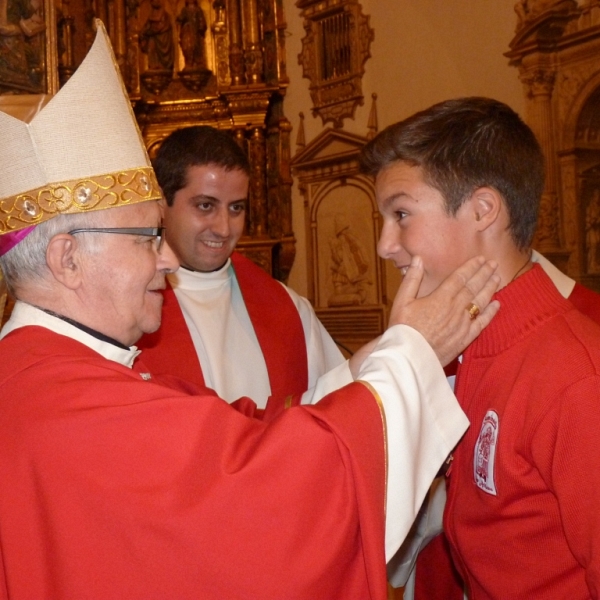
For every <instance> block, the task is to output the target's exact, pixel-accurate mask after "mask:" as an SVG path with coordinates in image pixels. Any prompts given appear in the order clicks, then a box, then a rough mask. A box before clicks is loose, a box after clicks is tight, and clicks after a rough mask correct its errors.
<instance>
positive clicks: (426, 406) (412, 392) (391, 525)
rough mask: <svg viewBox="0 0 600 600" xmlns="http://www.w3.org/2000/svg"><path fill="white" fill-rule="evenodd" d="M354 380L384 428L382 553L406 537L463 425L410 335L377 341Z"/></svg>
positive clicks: (434, 362)
mask: <svg viewBox="0 0 600 600" xmlns="http://www.w3.org/2000/svg"><path fill="white" fill-rule="evenodd" d="M357 379H358V380H360V381H364V382H366V383H368V384H369V385H370V386H371V387H372V388H373V389H374V390H375V392H376V393H377V394H378V396H379V398H380V400H381V403H382V405H383V411H384V414H385V426H386V429H387V497H386V535H385V550H386V552H385V554H386V561H389V560H390V559H391V558H392V556H394V554H395V553H396V551H397V550H398V548H399V547H400V545H401V544H402V542H403V541H404V539H405V538H406V536H407V534H408V532H409V530H410V528H411V525H412V523H413V521H414V519H415V517H416V516H417V513H418V512H419V509H420V508H421V505H422V503H423V499H424V498H425V495H426V493H427V490H428V489H429V486H430V485H431V482H432V481H433V479H434V477H435V476H436V474H437V472H438V470H439V468H440V466H441V465H442V463H443V462H444V461H445V460H446V458H447V457H448V455H449V454H450V452H451V451H452V450H453V448H454V447H455V446H456V444H457V443H458V441H459V440H460V438H461V437H462V435H463V433H464V432H465V431H466V429H467V427H468V425H469V421H468V419H467V417H466V416H465V414H464V413H463V411H462V410H461V408H460V407H459V405H458V401H457V400H456V397H455V396H454V394H453V393H452V391H451V389H450V386H449V385H448V382H447V380H446V376H445V375H444V370H443V369H442V366H441V364H440V362H439V361H438V359H437V357H436V355H435V353H434V352H433V349H432V348H431V347H430V346H429V344H428V343H427V342H426V341H425V339H424V338H423V337H422V336H421V334H420V333H418V332H417V331H416V330H414V329H412V328H411V327H408V326H406V325H395V326H393V327H391V328H389V329H388V330H387V331H386V332H385V333H384V334H383V336H382V337H381V340H380V341H379V343H378V344H377V346H376V347H375V349H374V351H373V352H372V353H371V355H370V356H368V357H367V358H366V359H365V360H364V362H363V364H362V366H361V368H360V371H359V374H358V378H357Z"/></svg>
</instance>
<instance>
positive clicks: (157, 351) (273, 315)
mask: <svg viewBox="0 0 600 600" xmlns="http://www.w3.org/2000/svg"><path fill="white" fill-rule="evenodd" d="M231 260H232V263H233V268H234V270H235V276H236V278H237V280H238V284H239V286H240V290H241V292H242V297H243V299H244V304H245V305H246V309H247V310H248V315H249V316H250V321H251V322H252V326H253V327H254V331H255V333H256V337H257V339H258V343H259V345H260V348H261V350H262V353H263V356H264V359H265V362H266V365H267V372H268V374H269V383H270V386H271V396H272V397H273V398H280V399H282V400H285V398H286V397H287V396H288V395H293V394H301V393H302V392H304V391H305V390H306V389H307V388H308V360H307V356H306V341H305V338H304V330H303V328H302V321H301V320H300V315H299V314H298V311H297V310H296V307H295V306H294V303H293V302H292V300H291V298H290V296H289V294H288V293H287V292H286V291H285V289H284V288H283V287H282V286H281V284H279V283H278V282H277V281H275V280H274V279H273V278H272V277H270V276H269V275H267V273H265V272H264V271H263V270H262V269H261V268H260V267H257V266H256V265H255V264H254V263H253V262H252V261H251V260H248V259H247V258H245V257H244V256H242V255H241V254H239V253H237V252H234V253H233V254H232V256H231ZM138 347H139V348H140V349H142V350H143V351H144V353H143V360H144V362H145V363H146V364H147V365H148V366H149V367H150V369H151V371H152V372H153V373H156V374H158V375H169V376H174V377H177V378H180V379H183V380H186V381H191V382H193V383H195V384H196V385H199V386H201V387H204V377H203V375H202V368H201V365H200V362H199V361H198V355H197V354H196V349H195V348H194V343H193V342H192V338H191V336H190V333H189V330H188V327H187V325H186V322H185V319H184V316H183V313H182V312H181V308H180V307H179V303H178V301H177V297H176V296H175V292H174V291H173V290H172V289H171V288H170V287H168V288H167V289H166V290H165V292H164V303H163V316H162V324H161V326H160V329H159V330H158V331H157V332H156V333H153V334H150V335H145V336H144V337H143V338H142V339H141V340H140V342H139V344H138ZM297 401H299V399H297ZM270 404H272V402H271V403H270Z"/></svg>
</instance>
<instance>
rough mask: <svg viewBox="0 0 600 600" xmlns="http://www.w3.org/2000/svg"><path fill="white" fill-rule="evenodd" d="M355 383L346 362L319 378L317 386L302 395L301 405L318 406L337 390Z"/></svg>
mask: <svg viewBox="0 0 600 600" xmlns="http://www.w3.org/2000/svg"><path fill="white" fill-rule="evenodd" d="M353 381H354V379H353V378H352V373H351V372H350V367H349V365H348V361H345V362H344V363H342V364H341V365H339V366H337V367H335V368H334V369H331V371H329V372H328V373H325V374H324V375H322V376H321V377H319V379H317V382H316V384H315V385H314V386H313V387H311V388H310V389H308V390H307V391H306V392H304V394H302V399H301V400H300V404H316V403H317V402H318V401H319V400H321V398H324V397H325V396H327V394H331V392H335V390H339V389H340V388H341V387H344V386H345V385H348V384H349V383H352V382H353Z"/></svg>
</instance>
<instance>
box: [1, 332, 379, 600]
mask: <svg viewBox="0 0 600 600" xmlns="http://www.w3.org/2000/svg"><path fill="white" fill-rule="evenodd" d="M0 351H1V353H2V357H3V360H2V361H1V362H0V398H1V402H0V480H1V481H2V493H1V494H0V552H1V554H0V598H2V599H11V600H26V599H27V600H29V599H32V600H33V599H34V600H39V599H42V598H44V599H52V598H56V599H60V600H63V599H66V598H77V599H78V600H82V599H86V598H89V599H112V598H128V599H140V600H141V599H143V600H149V599H153V598H155V599H157V600H159V599H160V600H164V599H166V598H173V599H177V600H184V599H186V598H190V599H192V598H193V599H197V598H202V599H203V600H210V599H215V600H217V599H218V600H223V599H227V600H232V599H236V598H240V599H244V600H248V599H261V600H268V599H273V600H280V599H286V600H320V599H323V600H324V599H331V600H338V599H344V600H353V599H355V600H363V599H365V598H370V599H374V600H385V598H386V574H385V557H384V503H385V480H386V474H385V449H384V428H383V422H382V415H381V413H380V410H379V407H378V404H377V401H376V399H375V398H374V397H373V395H372V394H371V392H370V391H369V390H368V388H367V387H366V386H365V385H363V384H361V383H353V384H350V385H349V386H347V387H345V388H343V389H342V390H339V391H338V392H335V393H334V394H331V395H330V396H328V397H326V398H324V399H323V400H322V401H321V402H320V403H319V404H318V405H316V406H311V407H296V408H291V409H289V410H287V411H285V412H284V413H283V414H282V415H281V416H280V417H278V418H276V419H275V420H273V421H272V422H270V423H269V424H266V423H264V422H262V421H259V420H256V419H251V418H247V417H245V416H244V415H242V414H240V413H239V412H237V411H236V410H235V409H234V408H233V407H232V406H230V405H228V404H227V403H226V402H224V401H222V400H221V399H219V398H217V397H216V396H215V395H214V394H213V393H212V392H211V391H210V390H204V392H203V394H202V395H201V396H189V395H187V394H185V393H183V392H178V391H174V390H172V389H169V388H165V387H163V386H161V385H158V384H157V383H154V381H153V380H152V379H151V380H150V381H145V380H144V379H143V377H142V376H141V374H140V373H144V372H145V371H147V369H146V367H145V365H139V366H136V367H134V369H128V368H126V367H124V366H122V365H121V364H119V363H116V362H113V361H110V360H106V359H104V358H103V357H101V356H100V355H99V354H97V353H96V352H94V351H93V350H91V349H90V348H88V347H87V346H85V345H83V344H81V343H79V342H77V341H75V340H73V339H71V338H69V337H66V336H63V335H58V334H56V333H53V332H51V331H49V330H47V329H45V328H42V327H37V326H27V327H22V328H20V329H17V330H15V331H13V332H11V333H9V334H8V335H7V336H6V337H5V338H4V339H3V340H2V341H0ZM332 399H333V400H335V401H332Z"/></svg>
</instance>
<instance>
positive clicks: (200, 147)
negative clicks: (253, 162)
mask: <svg viewBox="0 0 600 600" xmlns="http://www.w3.org/2000/svg"><path fill="white" fill-rule="evenodd" d="M209 164H212V165H217V166H219V167H223V168H224V169H225V170H227V171H232V170H234V169H239V170H241V171H244V173H246V174H247V175H248V176H250V163H249V162H248V157H247V156H246V154H245V153H244V151H243V150H242V149H241V148H240V147H239V146H238V145H237V143H236V141H235V140H234V139H233V137H232V136H231V134H230V133H228V132H226V131H220V130H218V129H215V128H214V127H209V126H208V125H194V126H192V127H183V128H182V129H176V130H175V131H173V132H172V133H171V134H170V135H168V136H167V137H166V138H165V139H164V141H163V142H162V144H161V145H160V147H159V149H158V151H157V153H156V156H155V158H154V160H153V161H152V166H153V167H154V170H155V172H156V178H157V179H158V184H159V185H160V187H161V188H162V191H163V194H164V195H165V199H166V200H167V204H168V205H169V206H171V205H172V204H173V199H174V197H175V194H176V192H178V191H179V190H180V189H181V188H183V187H185V186H186V183H187V172H188V168H189V167H197V166H203V165H209Z"/></svg>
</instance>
